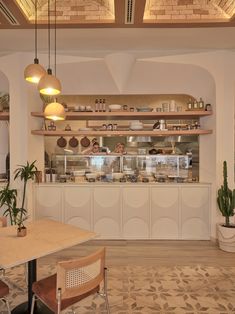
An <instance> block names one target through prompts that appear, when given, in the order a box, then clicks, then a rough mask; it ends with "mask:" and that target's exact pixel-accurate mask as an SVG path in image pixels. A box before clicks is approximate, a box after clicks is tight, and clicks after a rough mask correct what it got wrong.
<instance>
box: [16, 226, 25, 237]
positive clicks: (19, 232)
mask: <svg viewBox="0 0 235 314" xmlns="http://www.w3.org/2000/svg"><path fill="white" fill-rule="evenodd" d="M26 234H27V228H26V227H23V228H17V237H25V236H26Z"/></svg>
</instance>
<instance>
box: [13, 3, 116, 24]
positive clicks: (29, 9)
mask: <svg viewBox="0 0 235 314" xmlns="http://www.w3.org/2000/svg"><path fill="white" fill-rule="evenodd" d="M16 3H17V4H18V6H19V7H20V8H21V10H22V11H23V13H24V15H25V16H26V18H27V20H28V21H29V22H31V23H33V22H34V18H35V16H34V0H16ZM56 6H57V22H58V23H61V24H63V23H66V24H80V23H81V24H82V23H114V21H115V15H114V0H70V1H68V0H57V3H56ZM50 7H51V14H52V15H54V0H51V1H50ZM47 12H48V1H47V0H38V23H47Z"/></svg>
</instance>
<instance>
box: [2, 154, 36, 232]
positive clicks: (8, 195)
mask: <svg viewBox="0 0 235 314" xmlns="http://www.w3.org/2000/svg"><path fill="white" fill-rule="evenodd" d="M35 163H36V160H35V161H34V162H32V163H31V164H30V163H29V162H27V163H26V165H20V166H19V168H17V169H16V170H15V172H14V173H15V177H14V180H15V179H17V178H20V180H21V181H23V194H22V200H21V203H20V204H21V206H17V203H18V195H17V194H18V193H17V190H16V189H10V188H9V183H8V184H7V186H6V187H5V188H3V189H2V190H1V191H0V207H2V206H5V207H6V209H5V211H4V213H3V215H4V216H9V219H10V223H11V224H12V225H17V235H18V236H25V235H26V227H25V226H24V221H25V220H26V219H27V217H28V216H27V210H26V209H25V199H26V190H27V183H28V181H29V180H32V179H34V178H35V175H36V174H37V167H36V166H35Z"/></svg>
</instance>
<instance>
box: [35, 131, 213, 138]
mask: <svg viewBox="0 0 235 314" xmlns="http://www.w3.org/2000/svg"><path fill="white" fill-rule="evenodd" d="M31 133H32V134H34V135H42V136H104V137H105V136H154V137H155V136H169V135H206V134H211V133H212V130H202V129H196V130H178V131H175V130H174V131H143V130H140V131H64V130H56V131H43V130H32V131H31Z"/></svg>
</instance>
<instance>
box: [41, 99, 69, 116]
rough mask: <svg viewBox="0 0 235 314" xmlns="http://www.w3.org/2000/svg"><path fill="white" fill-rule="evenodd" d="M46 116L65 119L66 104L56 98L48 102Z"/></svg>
mask: <svg viewBox="0 0 235 314" xmlns="http://www.w3.org/2000/svg"><path fill="white" fill-rule="evenodd" d="M44 117H45V118H46V119H50V120H54V121H59V120H64V119H65V110H64V106H63V105H61V104H60V103H59V102H57V101H56V100H55V102H52V103H50V104H48V105H47V106H46V108H45V110H44Z"/></svg>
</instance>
